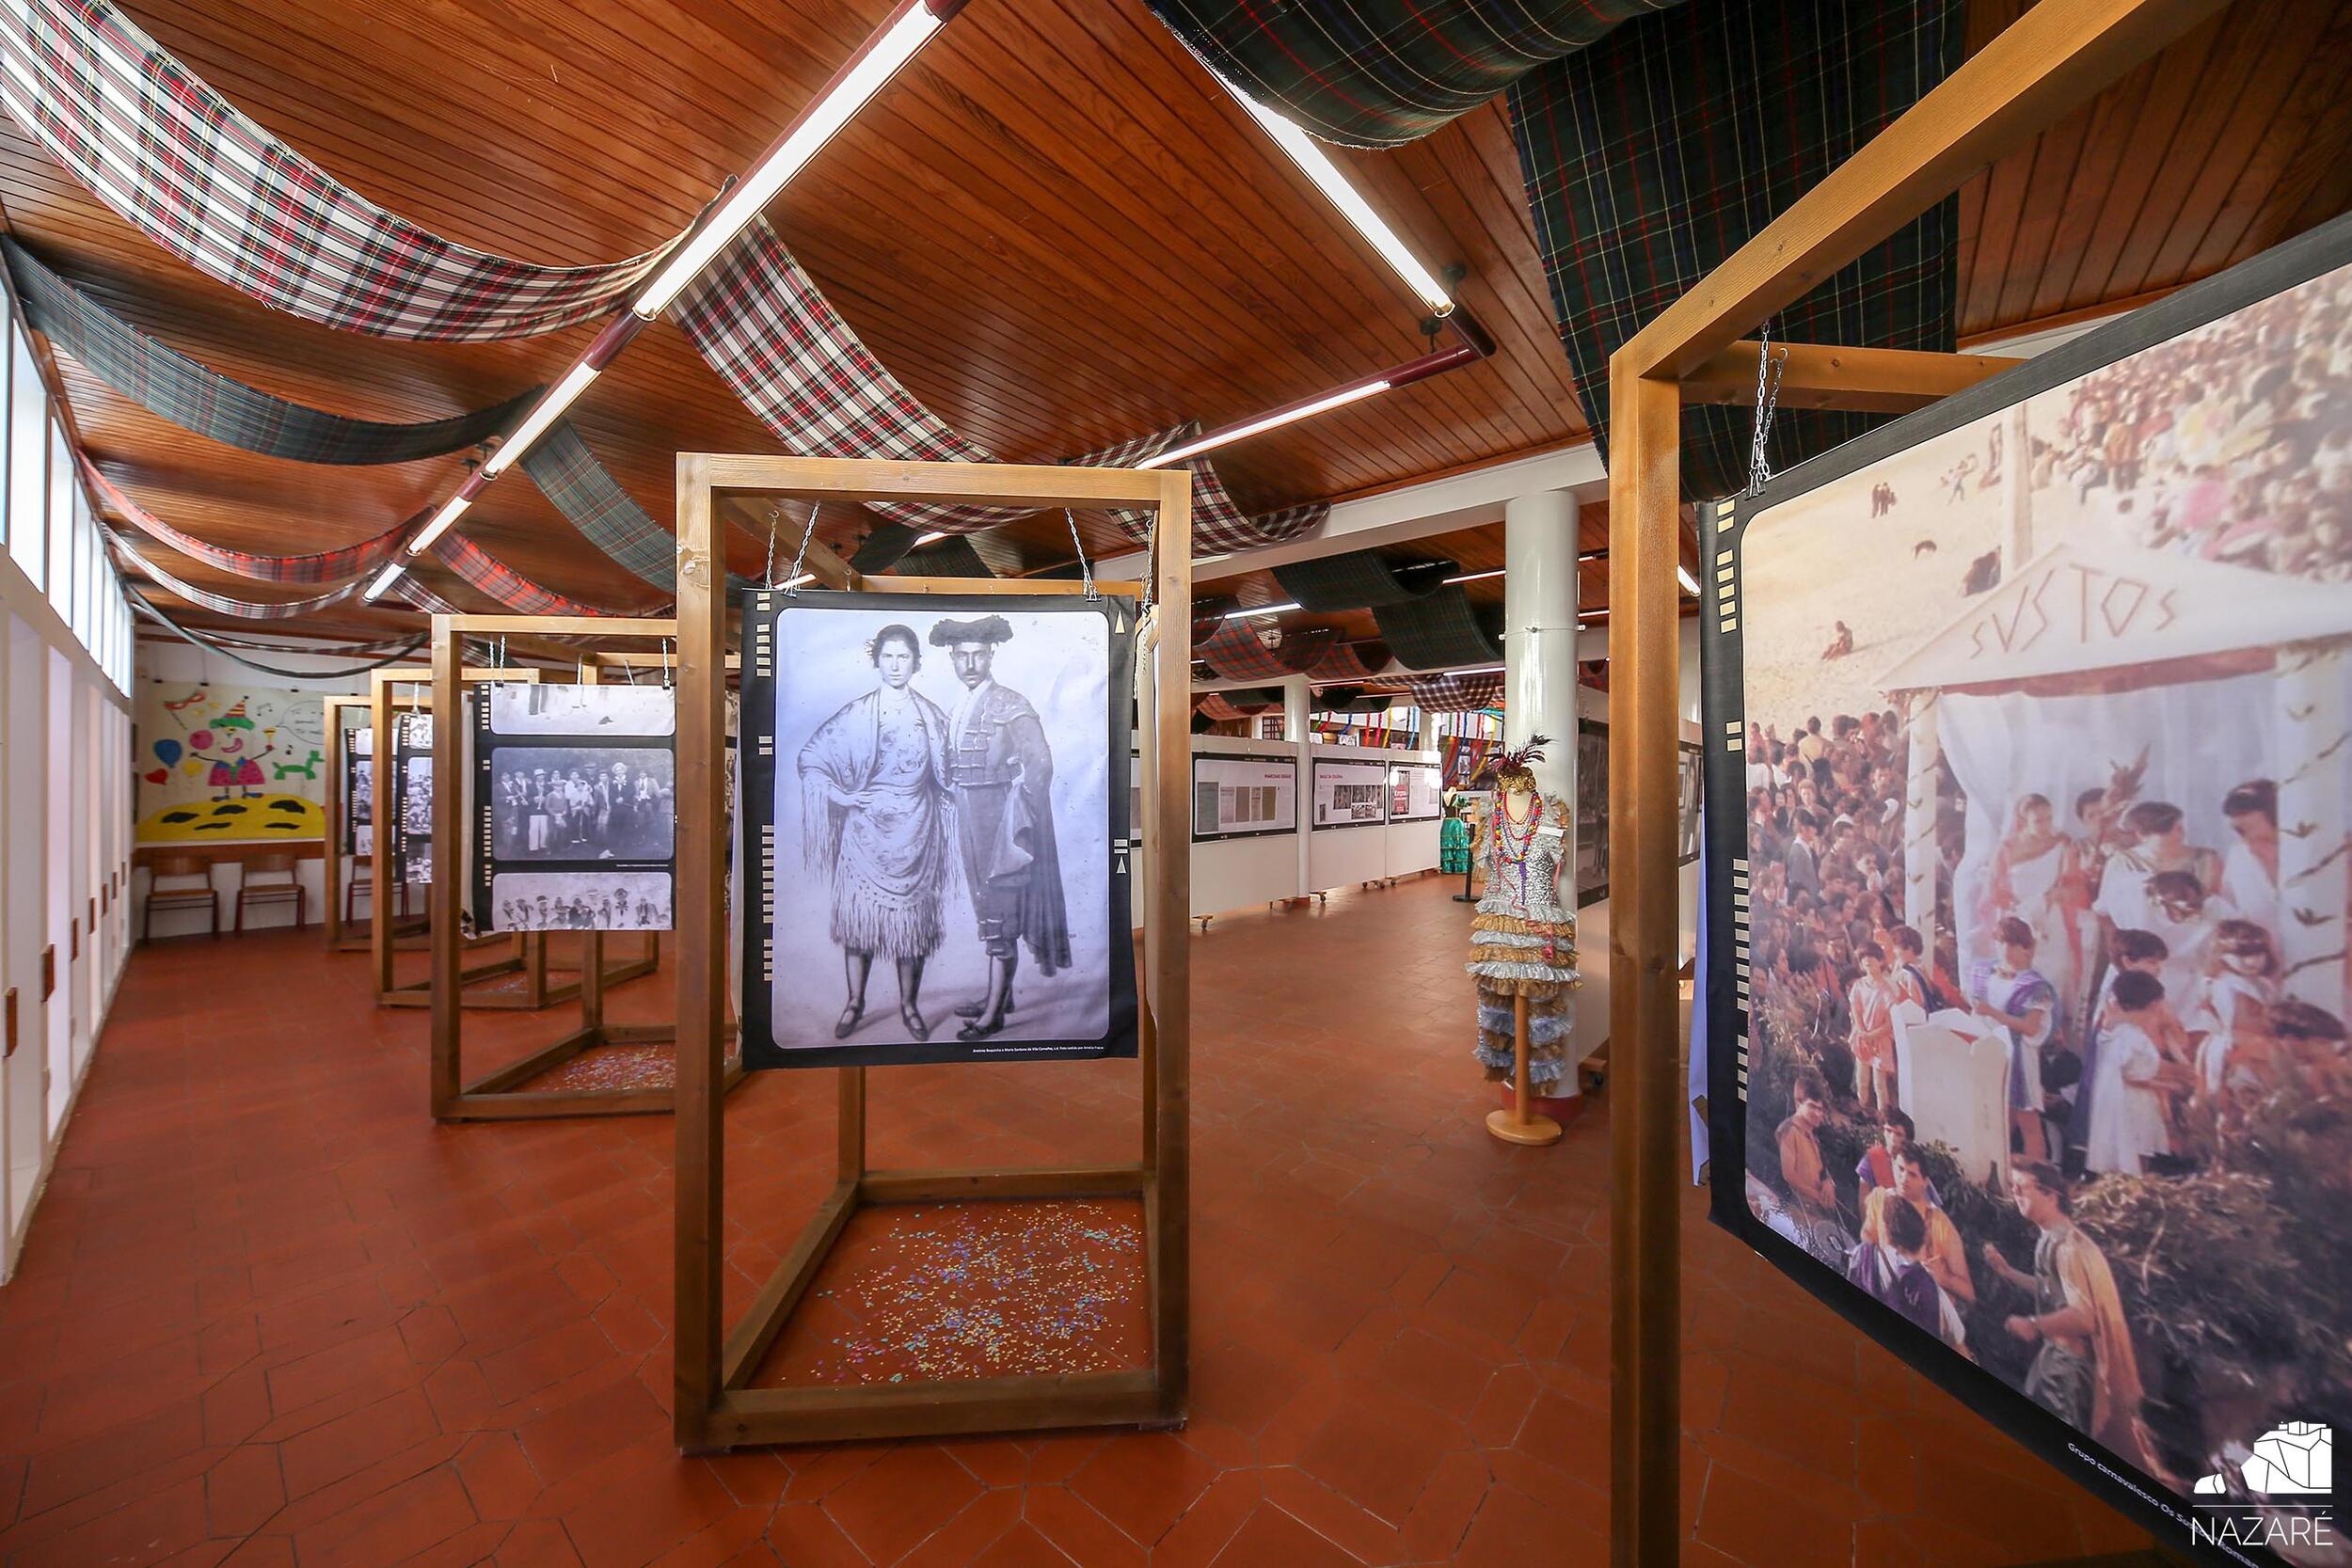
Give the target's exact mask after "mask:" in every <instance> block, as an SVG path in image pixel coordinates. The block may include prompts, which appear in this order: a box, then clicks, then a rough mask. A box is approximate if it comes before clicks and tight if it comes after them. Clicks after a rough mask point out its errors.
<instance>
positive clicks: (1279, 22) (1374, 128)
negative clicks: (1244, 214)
mask: <svg viewBox="0 0 2352 1568" xmlns="http://www.w3.org/2000/svg"><path fill="white" fill-rule="evenodd" d="M1145 3H1146V4H1147V5H1149V6H1150V7H1151V8H1152V14H1153V15H1154V16H1156V17H1158V18H1159V19H1160V20H1161V21H1162V22H1164V23H1166V24H1168V31H1169V32H1171V33H1174V34H1175V35H1176V37H1177V38H1178V39H1179V40H1182V41H1183V43H1184V47H1185V48H1187V49H1189V50H1191V51H1192V52H1193V53H1194V54H1195V55H1199V56H1200V60H1201V63H1202V64H1204V65H1206V66H1207V67H1208V68H1209V69H1210V70H1211V71H1215V72H1216V74H1217V75H1219V76H1221V77H1223V78H1224V79H1225V80H1226V81H1228V82H1230V83H1232V85H1233V86H1234V87H1238V88H1240V89H1241V90H1242V91H1244V92H1246V93H1248V95H1249V96H1250V97H1251V98H1252V99H1253V100H1255V101H1256V102H1257V103H1262V104H1263V105H1265V106H1266V107H1267V108H1269V109H1273V110H1275V111H1276V112H1278V113H1279V114H1280V115H1281V116H1282V118H1283V119H1287V120H1290V121H1291V122H1292V123H1293V124H1295V125H1297V126H1298V127H1299V128H1300V129H1301V130H1304V131H1307V132H1310V133H1311V134H1312V135H1317V136H1320V137H1322V138H1323V139H1324V140H1325V141H1328V142H1337V143H1339V144H1340V145H1342V146H1343V147H1371V148H1386V147H1401V146H1403V145H1404V144H1405V143H1406V142H1409V141H1415V140H1418V139H1419V138H1421V137H1422V136H1425V135H1429V133H1430V132H1432V131H1435V130H1437V129H1438V127H1440V126H1442V125H1445V124H1448V123H1449V122H1451V121H1452V120H1454V119H1455V118H1456V117H1458V116H1460V115H1463V114H1466V113H1468V112H1469V111H1470V110H1471V109H1474V108H1476V107H1478V105H1480V104H1481V103H1486V100H1488V99H1490V98H1492V97H1494V95H1495V94H1497V93H1499V92H1501V91H1502V89H1503V88H1505V87H1509V86H1510V85H1511V84H1512V83H1513V82H1515V81H1517V80H1518V78H1519V77H1520V76H1521V75H1522V74H1524V73H1525V72H1527V71H1532V70H1534V68H1535V67H1537V66H1539V65H1542V64H1544V63H1545V62H1546V61H1548V60H1556V59H1558V58H1560V57H1561V56H1562V55H1566V54H1569V53H1571V52H1573V51H1575V50H1578V49H1581V48H1583V47H1584V46H1585V45H1586V44H1588V43H1591V42H1592V41H1593V40H1595V39H1597V38H1599V37H1600V36H1601V35H1602V34H1604V33H1606V32H1608V31H1609V29H1610V28H1612V27H1614V26H1615V25H1616V24H1618V23H1620V22H1623V21H1624V20H1625V19H1626V18H1628V17H1630V16H1639V15H1641V14H1643V13H1644V12H1646V11H1652V10H1658V9H1661V8H1663V7H1666V6H1671V5H1673V4H1675V0H1511V3H1509V4H1502V5H1498V4H1496V3H1495V0H1321V3H1320V4H1316V5H1311V6H1295V5H1289V6H1286V5H1270V6H1269V5H1235V4H1233V0H1145Z"/></svg>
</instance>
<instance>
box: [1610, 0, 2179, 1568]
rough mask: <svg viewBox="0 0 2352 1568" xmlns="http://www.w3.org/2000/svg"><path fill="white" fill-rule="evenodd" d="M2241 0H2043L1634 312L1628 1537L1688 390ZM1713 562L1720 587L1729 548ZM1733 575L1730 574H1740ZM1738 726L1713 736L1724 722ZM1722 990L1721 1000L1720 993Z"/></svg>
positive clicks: (1615, 498)
mask: <svg viewBox="0 0 2352 1568" xmlns="http://www.w3.org/2000/svg"><path fill="white" fill-rule="evenodd" d="M2220 5H2221V0H2042V4H2041V5H2038V6H2035V7H2034V8H2031V9H2030V10H2027V11H2026V13H2025V14H2024V15H2023V16H2022V17H2021V18H2019V20H2018V21H2016V22H2014V23H2012V24H2010V26H2009V27H2008V28H2007V29H2005V30H2004V31H2003V32H2002V33H2001V34H2000V35H1999V36H1998V37H1996V38H1995V39H1994V40H1993V41H1992V42H1991V43H1989V44H1987V45H1986V46H1985V47H1984V49H1982V50H1981V51H1979V53H1978V54H1977V55H1976V56H1975V57H1974V58H1972V59H1969V60H1967V61H1966V62H1964V63H1963V64H1962V65H1961V66H1960V67H1959V68H1958V69H1957V70H1955V71H1953V72H1952V73H1951V74H1950V75H1949V76H1947V77H1946V78H1945V80H1944V81H1943V82H1942V83H1941V84H1940V85H1938V86H1937V87H1935V88H1934V89H1933V90H1932V91H1931V92H1929V93H1928V94H1927V95H1926V96H1925V97H1924V98H1922V99H1921V100H1920V101H1919V102H1918V103H1915V104H1914V105H1913V106H1912V107H1911V108H1910V109H1909V110H1907V111H1906V112H1905V113H1904V114H1903V115H1902V116H1901V118H1899V119H1897V120H1896V121H1895V122H1894V123H1893V124H1892V125H1889V126H1888V127H1887V128H1886V129H1885V130H1884V131H1883V132H1881V133H1880V134H1879V135H1877V136H1876V137H1875V138H1873V139H1872V140H1871V141H1870V143H1869V144H1868V145H1867V146H1866V147H1864V148H1863V149H1862V150H1860V151H1859V152H1857V153H1855V154H1854V155H1853V156H1852V157H1851V158H1850V159H1848V160H1847V161H1846V162H1845V163H1844V164H1842V165H1840V166H1838V167H1836V169H1834V170H1832V171H1831V172H1830V174H1829V175H1828V176H1827V177H1826V178H1824V179H1823V180H1822V181H1821V182H1820V184H1818V185H1816V186H1814V187H1813V188H1812V189H1811V190H1810V191H1807V192H1806V193H1805V194H1804V196H1802V197H1800V198H1798V199H1797V200H1796V201H1795V202H1793V203H1792V204H1790V206H1789V207H1788V210H1787V211H1785V212H1783V213H1782V214H1780V216H1778V217H1777V218H1775V219H1773V220H1772V222H1771V223H1770V224H1768V225H1766V226H1765V228H1764V229H1763V230H1762V231H1761V232H1759V233H1758V234H1756V237H1755V238H1753V239H1751V240H1750V241H1749V242H1748V243H1747V244H1746V245H1742V246H1741V247H1740V249H1739V250H1738V251H1737V252H1735V253H1734V254H1733V255H1732V256H1731V257H1730V258H1729V259H1728V260H1727V261H1724V263H1723V264H1722V265H1721V266H1719V267H1717V268H1716V269H1715V270H1714V271H1713V272H1712V273H1710V274H1708V276H1707V277H1705V278H1704V279H1702V280H1701V281H1700V283H1699V284H1698V285H1697V286H1696V287H1694V288H1692V290H1691V291H1690V292H1688V293H1685V294H1683V295H1682V297H1681V298H1679V299H1677V300H1676V301H1675V302H1674V303H1673V304H1671V305H1669V306H1668V307H1667V308H1666V309H1664V310H1662V311H1661V312H1660V313H1659V314H1658V315H1657V316H1656V317H1655V318H1653V319H1652V320H1651V321H1650V322H1649V323H1648V325H1645V326H1644V327H1643V328H1642V329H1641V331H1639V332H1638V333H1636V334H1634V336H1633V337H1632V338H1631V339H1630V340H1629V341H1627V342H1626V343H1625V345H1624V346H1623V347H1621V348H1620V349H1618V350H1617V352H1616V353H1615V354H1614V355H1613V356H1611V358H1610V362H1609V392H1610V420H1611V426H1612V428H1611V433H1610V447H1611V462H1610V472H1609V565H1610V574H1611V582H1610V589H1611V593H1610V599H1611V604H1612V606H1613V610H1614V613H1613V614H1612V615H1611V616H1610V618H1609V654H1610V660H1611V673H1610V682H1609V719H1610V746H1611V748H1612V752H1611V757H1610V786H1609V787H1610V800H1609V810H1610V847H1609V859H1610V866H1611V883H1612V892H1613V896H1614V899H1615V902H1614V905H1613V916H1612V919H1611V922H1610V955H1609V957H1610V1021H1609V1022H1610V1036H1611V1039H1612V1041H1613V1046H1614V1048H1613V1050H1612V1052H1611V1053H1610V1054H1611V1059H1612V1064H1613V1072H1614V1075H1615V1081H1616V1091H1615V1097H1616V1100H1617V1102H1618V1103H1617V1109H1616V1111H1615V1112H1614V1113H1613V1115H1612V1117H1611V1118H1610V1141H1611V1149H1612V1171H1613V1192H1612V1194H1611V1199H1610V1258H1611V1273H1612V1279H1611V1293H1610V1301H1611V1319H1610V1369H1611V1378H1610V1436H1611V1450H1612V1453H1613V1456H1614V1457H1613V1464H1614V1469H1613V1473H1612V1486H1611V1518H1610V1560H1611V1562H1612V1563H1613V1565H1614V1568H1671V1565H1672V1564H1674V1563H1675V1562H1676V1561H1677V1560H1678V1558H1679V1554H1680V1537H1681V1518H1680V1497H1679V1475H1678V1470H1677V1465H1678V1460H1679V1455H1680V1446H1681V1413H1680V1397H1679V1396H1680V1379H1681V1372H1682V1367H1681V1345H1680V1332H1679V1330H1680V1323H1679V1313H1680V1310H1681V1278H1680V1256H1679V1247H1680V1237H1679V1215H1678V1211H1677V1200H1678V1194H1677V1187H1678V1186H1679V1184H1680V1180H1681V1178H1680V1174H1679V1170H1680V1151H1679V1144H1678V1139H1677V1130H1678V1128H1679V1125H1680V1123H1681V1121H1682V1118H1683V1115H1684V1110H1683V1104H1682V1101H1683V1091H1682V1075H1681V1072H1680V1070H1679V1068H1678V1046H1679V1043H1680V1041H1679V1036H1680V1027H1679V1016H1678V1001H1679V998H1678V996H1677V967H1678V964H1677V959H1678V957H1679V942H1678V936H1677V910H1676V907H1675V903H1676V893H1675V886H1676V882H1675V863H1676V847H1677V846H1676V820H1675V817H1676V814H1675V811H1674V809H1673V806H1672V802H1673V801H1674V800H1675V799H1676V787H1675V744H1676V738H1677V724H1676V705H1677V701H1678V690H1679V688H1678V678H1677V644H1676V635H1675V634H1676V628H1677V621H1678V619H1679V613H1680V594H1679V591H1678V589H1677V583H1676V578H1675V568H1676V566H1677V562H1678V558H1679V551H1680V544H1679V541H1680V536H1681V535H1680V522H1679V514H1680V506H1681V499H1682V497H1681V479H1680V476H1681V458H1682V452H1681V405H1682V402H1683V398H1684V394H1685V388H1686V385H1687V386H1688V387H1689V388H1690V391H1691V395H1692V401H1694V402H1722V401H1726V400H1727V399H1736V400H1737V401H1740V402H1746V401H1748V400H1749V399H1750V398H1752V397H1753V395H1754V366H1755V359H1754V355H1753V350H1751V351H1750V353H1749V354H1748V356H1747V358H1746V367H1747V368H1746V370H1745V372H1743V373H1744V374H1745V376H1746V381H1745V383H1744V387H1745V390H1740V389H1739V388H1735V387H1734V386H1733V385H1732V381H1733V380H1734V376H1733V373H1732V372H1733V371H1734V369H1735V368H1736V367H1737V365H1738V361H1739V359H1740V354H1739V349H1740V338H1741V335H1742V334H1743V333H1746V332H1747V331H1749V330H1751V329H1753V328H1754V327H1756V325H1758V324H1759V323H1761V322H1763V321H1764V320H1766V319H1767V318H1768V317H1770V316H1771V315H1772V312H1774V311H1776V310H1778V309H1781V308H1782V307H1784V306H1786V305H1788V304H1791V303H1793V302H1794V301H1795V300H1797V299H1798V298H1800V297H1802V296H1803V295H1804V294H1805V293H1807V292H1809V291H1810V290H1811V289H1813V288H1814V287H1815V286H1816V285H1818V284H1820V283H1821V282H1822V281H1824V280H1825V279H1827V278H1828V277H1831V276H1832V275H1833V274H1834V273H1836V270H1837V269H1838V268H1839V267H1842V266H1844V265H1845V264H1846V263H1847V262H1849V261H1852V260H1853V259H1854V258H1855V257H1856V256H1858V255H1860V254H1861V253H1862V252H1863V251H1864V250H1866V249H1867V248H1868V247H1869V246H1871V245H1876V244H1877V243H1879V242H1880V241H1881V240H1883V239H1884V238H1885V237H1886V236H1887V235H1888V234H1889V233H1891V232H1893V231H1894V230H1895V229H1897V228H1898V227H1899V226H1900V225H1902V224H1904V223H1907V222H1909V221H1910V220H1911V219H1912V218H1913V217H1914V216H1915V215H1916V214H1919V213H1921V212H1923V211H1925V210H1926V209H1927V208H1928V207H1929V206H1931V205H1932V204H1933V203H1935V202H1937V201H1939V200H1941V199H1943V198H1944V197H1946V196H1947V195H1949V194H1950V193H1951V192H1952V191H1954V190H1957V189H1958V188H1959V187H1960V185H1961V184H1962V182H1964V181H1966V180H1967V179H1968V178H1970V177H1971V176H1972V175H1974V174H1976V173H1977V172H1978V171H1979V170H1980V169H1981V168H1983V167H1984V166H1986V165H1987V164H1989V163H1991V162H1992V161H1994V159H1996V158H1999V157H2001V156H2002V155H2003V154H2005V153H2007V152H2009V151H2010V150H2012V149H2014V148H2016V147H2017V146H2019V145H2021V144H2022V143H2024V142H2025V141H2026V140H2027V139H2029V138H2030V137H2032V136H2034V135H2039V134H2040V133H2041V132H2042V131H2043V130H2044V129H2046V128H2047V127H2048V126H2049V125H2051V124H2052V123H2054V122H2055V121H2057V120H2058V119H2059V118H2060V117H2062V116H2064V115H2065V114H2067V113H2068V112H2070V111H2071V110H2073V109H2074V108H2075V107H2076V106H2077V105H2079V104H2080V103H2083V102H2084V101H2086V100H2088V99H2089V98H2090V97H2091V96H2093V95H2094V94H2096V93H2097V92H2099V91H2100V90H2101V89H2103V88H2104V87H2106V86H2108V85H2109V84H2110V83H2112V82H2113V81H2114V80H2115V79H2116V78H2117V77H2119V76H2121V75H2122V74H2123V73H2124V72H2125V71H2129V70H2131V69H2132V68H2133V67H2134V66H2136V65H2137V64H2138V63H2139V62H2140V61H2142V60H2144V59H2146V58H2147V57H2148V56H2149V55H2153V54H2154V53H2155V52H2156V51H2157V50H2159V49H2162V48H2163V47H2164V46H2165V45H2167V44H2169V43H2170V42H2172V41H2173V40H2175V39H2178V38H2179V37H2180V36H2181V35H2182V34H2184V33H2185V32H2187V31H2188V30H2189V29H2190V28H2191V27H2192V26H2194V25H2196V24H2198V23H2199V22H2201V21H2202V20H2204V19H2205V18H2206V17H2207V16H2208V15H2210V14H2211V13H2213V12H2214V11H2216V10H2217V9H2219V8H2220ZM1790 356H1791V357H1790V366H1791V371H1792V373H1793V374H1794V377H1795V380H1796V382H1797V384H1798V386H1799V387H1800V389H1801V393H1802V395H1801V397H1800V398H1798V399H1796V400H1793V401H1792V400H1788V399H1786V398H1784V401H1790V402H1791V405H1792V406H1807V407H1824V408H1828V407H1835V408H1859V409H1864V410H1872V409H1879V410H1886V409H1901V408H1906V407H1917V406H1923V405H1924V404H1927V403H1930V402H1932V401H1934V400H1935V399H1936V398H1939V397H1943V396H1945V395H1947V394H1948V393H1950V392H1953V391H1957V390H1959V389H1960V388H1963V387H1965V386H1968V385H1972V384H1974V383H1975V382H1976V381H1978V380H1981V379H1982V378H1983V377H1984V376H1985V375H1988V374H1991V373H1994V372H1996V371H1997V370H1999V369H2002V368H2005V367H2004V365H2003V363H2002V362H2001V361H1998V360H1988V359H1986V358H1985V357H1984V356H1975V355H1936V354H1898V353H1890V352H1886V351H1859V350H1853V349H1846V348H1833V347H1826V346H1820V345H1810V344H1804V345H1795V346H1793V347H1792V348H1791V350H1790ZM1701 567H1702V569H1701V571H1700V572H1699V573H1698V577H1699V580H1700V584H1701V587H1702V589H1703V590H1704V593H1703V594H1702V598H1703V599H1704V600H1705V601H1706V602H1707V603H1712V602H1714V598H1715V594H1716V592H1717V590H1716V583H1717V578H1716V566H1715V563H1714V562H1702V563H1701ZM1723 592H1724V593H1726V594H1728V592H1729V585H1728V584H1725V585H1724V589H1723ZM1724 740H1725V737H1724V736H1708V737H1707V744H1708V746H1710V747H1713V746H1718V745H1722V744H1723V743H1724ZM1702 1005H1703V1004H1702Z"/></svg>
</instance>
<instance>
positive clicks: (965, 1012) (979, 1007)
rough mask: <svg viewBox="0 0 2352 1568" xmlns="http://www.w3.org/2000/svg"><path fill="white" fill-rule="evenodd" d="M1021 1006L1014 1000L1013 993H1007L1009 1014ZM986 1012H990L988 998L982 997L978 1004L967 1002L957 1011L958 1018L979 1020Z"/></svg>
mask: <svg viewBox="0 0 2352 1568" xmlns="http://www.w3.org/2000/svg"><path fill="white" fill-rule="evenodd" d="M1019 1006H1020V1004H1019V1003H1017V1002H1015V1001H1014V1000H1013V999H1012V992H1010V991H1007V992H1005V1011H1007V1012H1012V1011H1013V1010H1015V1009H1016V1008H1017V1007H1019ZM986 1011H988V999H987V998H986V997H982V998H981V999H980V1000H979V1001H977V1002H966V1003H965V1004H963V1005H962V1006H960V1007H958V1008H957V1009H956V1016H957V1017H958V1018H977V1017H979V1016H980V1015H981V1014H982V1013H984V1012H986Z"/></svg>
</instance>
